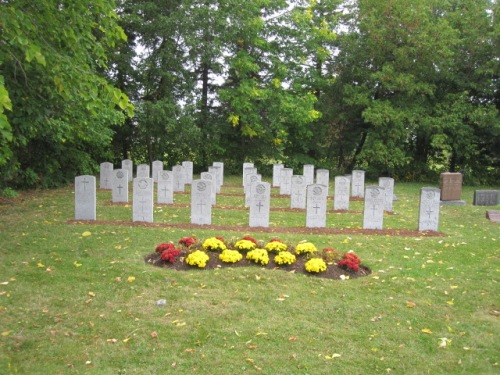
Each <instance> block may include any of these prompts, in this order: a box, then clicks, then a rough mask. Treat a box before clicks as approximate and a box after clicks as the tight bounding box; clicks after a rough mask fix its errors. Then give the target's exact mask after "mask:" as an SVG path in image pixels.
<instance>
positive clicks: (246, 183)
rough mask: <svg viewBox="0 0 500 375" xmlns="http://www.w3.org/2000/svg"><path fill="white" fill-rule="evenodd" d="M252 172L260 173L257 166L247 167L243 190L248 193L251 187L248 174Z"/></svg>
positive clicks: (244, 172)
mask: <svg viewBox="0 0 500 375" xmlns="http://www.w3.org/2000/svg"><path fill="white" fill-rule="evenodd" d="M252 174H258V172H257V168H255V167H247V168H245V170H244V171H243V192H244V193H245V194H246V193H247V190H248V189H250V180H249V179H248V176H250V175H252Z"/></svg>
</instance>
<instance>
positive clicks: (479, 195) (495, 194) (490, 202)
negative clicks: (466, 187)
mask: <svg viewBox="0 0 500 375" xmlns="http://www.w3.org/2000/svg"><path fill="white" fill-rule="evenodd" d="M499 195H500V192H499V191H498V190H474V201H473V204H474V206H496V205H497V204H498V203H499Z"/></svg>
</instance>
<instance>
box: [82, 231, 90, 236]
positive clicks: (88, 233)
mask: <svg viewBox="0 0 500 375" xmlns="http://www.w3.org/2000/svg"><path fill="white" fill-rule="evenodd" d="M90 235H92V233H90V232H89V231H85V232H83V233H82V237H88V236H90Z"/></svg>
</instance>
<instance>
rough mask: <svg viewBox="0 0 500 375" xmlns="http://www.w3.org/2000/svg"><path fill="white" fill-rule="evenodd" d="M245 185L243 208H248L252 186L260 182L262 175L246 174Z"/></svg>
mask: <svg viewBox="0 0 500 375" xmlns="http://www.w3.org/2000/svg"><path fill="white" fill-rule="evenodd" d="M246 178H247V183H246V185H245V207H250V204H251V200H252V189H251V187H252V184H254V183H256V182H261V181H262V175H260V174H257V173H252V174H247V177H246Z"/></svg>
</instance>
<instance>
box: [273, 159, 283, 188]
mask: <svg viewBox="0 0 500 375" xmlns="http://www.w3.org/2000/svg"><path fill="white" fill-rule="evenodd" d="M284 167H285V166H284V165H283V164H273V187H279V186H280V182H281V170H282V169H283V168H284Z"/></svg>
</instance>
